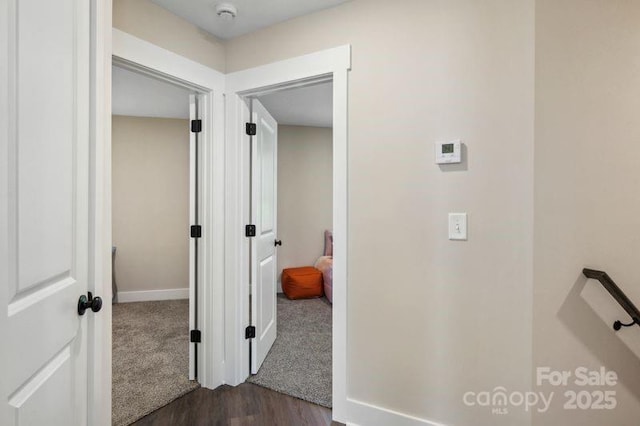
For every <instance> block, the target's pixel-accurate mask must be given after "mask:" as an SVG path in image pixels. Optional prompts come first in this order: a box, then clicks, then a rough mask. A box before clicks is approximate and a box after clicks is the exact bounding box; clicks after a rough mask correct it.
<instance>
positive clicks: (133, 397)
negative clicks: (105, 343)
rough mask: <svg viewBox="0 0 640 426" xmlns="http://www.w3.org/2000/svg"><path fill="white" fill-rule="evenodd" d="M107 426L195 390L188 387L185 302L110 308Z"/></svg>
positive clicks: (127, 421) (118, 424)
mask: <svg viewBox="0 0 640 426" xmlns="http://www.w3.org/2000/svg"><path fill="white" fill-rule="evenodd" d="M112 366H113V392H112V398H113V404H112V416H113V425H115V426H121V425H128V424H131V423H133V422H134V421H135V420H137V419H139V418H141V417H143V416H145V415H147V414H149V413H151V412H152V411H154V410H156V409H158V408H160V407H162V406H164V405H166V404H168V403H169V402H171V401H173V400H174V399H176V398H178V397H180V396H182V395H184V394H186V393H187V392H190V391H192V390H194V389H197V388H198V387H200V385H199V384H198V383H197V382H194V381H189V301H188V300H167V301H159V302H138V303H119V304H115V305H113V362H112Z"/></svg>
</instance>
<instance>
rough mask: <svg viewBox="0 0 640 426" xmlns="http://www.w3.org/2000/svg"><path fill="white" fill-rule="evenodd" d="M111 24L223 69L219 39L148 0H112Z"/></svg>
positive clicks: (223, 59)
mask: <svg viewBox="0 0 640 426" xmlns="http://www.w3.org/2000/svg"><path fill="white" fill-rule="evenodd" d="M113 26H114V27H115V28H118V29H119V30H122V31H125V32H127V33H129V34H131V35H134V36H136V37H138V38H141V39H144V40H147V41H148V42H151V43H153V44H155V45H158V46H160V47H163V48H165V49H167V50H170V51H172V52H174V53H177V54H179V55H182V56H185V57H187V58H189V59H191V60H193V61H196V62H200V63H201V64H204V65H206V66H208V67H210V68H213V69H215V70H218V71H221V72H224V71H225V57H224V56H225V52H224V45H223V44H222V42H221V41H220V40H219V39H217V38H216V37H215V36H213V35H211V34H209V33H207V32H206V31H203V30H201V29H200V28H198V27H196V26H195V25H193V24H191V23H189V22H187V21H185V20H184V19H182V18H180V17H179V16H176V15H174V14H172V13H171V12H169V11H168V10H166V9H164V8H162V7H160V6H158V5H156V4H154V3H153V2H151V0H113Z"/></svg>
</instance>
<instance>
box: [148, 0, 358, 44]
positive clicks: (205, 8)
mask: <svg viewBox="0 0 640 426" xmlns="http://www.w3.org/2000/svg"><path fill="white" fill-rule="evenodd" d="M152 1H153V2H154V3H156V4H158V5H160V6H162V7H164V8H165V9H168V10H169V11H170V12H172V13H174V14H175V15H178V16H180V17H182V18H184V19H185V20H187V21H189V22H191V23H192V24H194V25H196V26H198V27H200V28H202V29H203V30H205V31H207V32H209V33H211V34H213V35H215V36H216V37H218V38H221V39H229V38H233V37H238V36H240V35H243V34H247V33H250V32H252V31H256V30H259V29H260V28H265V27H268V26H270V25H273V24H277V23H279V22H283V21H286V20H288V19H292V18H295V17H297V16H302V15H307V14H309V13H313V12H317V11H319V10H322V9H328V8H330V7H333V6H336V5H338V4H341V3H345V2H347V1H348V0H188V1H185V0H152ZM220 3H230V4H232V5H234V6H235V7H236V9H237V10H238V15H237V16H236V18H235V19H234V20H232V21H229V22H227V21H224V20H222V19H221V18H220V17H218V15H217V14H216V5H218V4H220Z"/></svg>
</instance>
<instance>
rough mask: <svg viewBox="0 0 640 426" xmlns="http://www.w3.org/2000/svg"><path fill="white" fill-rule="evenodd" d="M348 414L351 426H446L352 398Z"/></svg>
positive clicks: (348, 422) (349, 401)
mask: <svg viewBox="0 0 640 426" xmlns="http://www.w3.org/2000/svg"><path fill="white" fill-rule="evenodd" d="M347 413H348V417H349V421H347V425H349V426H359V425H361V426H388V425H393V426H446V425H444V424H442V423H436V422H433V421H430V420H426V419H421V418H419V417H415V416H411V415H409V414H404V413H399V412H397V411H393V410H389V409H387V408H382V407H378V406H376V405H372V404H368V403H366V402H362V401H357V400H354V399H351V398H349V399H347Z"/></svg>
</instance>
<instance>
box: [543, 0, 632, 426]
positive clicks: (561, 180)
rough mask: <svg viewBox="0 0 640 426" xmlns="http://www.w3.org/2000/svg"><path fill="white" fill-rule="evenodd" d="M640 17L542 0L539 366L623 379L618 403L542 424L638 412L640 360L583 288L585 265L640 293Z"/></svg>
mask: <svg viewBox="0 0 640 426" xmlns="http://www.w3.org/2000/svg"><path fill="white" fill-rule="evenodd" d="M639 22H640V3H639V2H635V1H618V0H615V1H612V0H592V1H582V0H562V1H558V0H538V1H537V6H536V126H535V134H536V144H535V246H534V253H535V263H534V266H535V269H534V273H535V275H534V277H535V297H534V365H536V366H549V367H552V368H554V369H560V370H569V371H572V370H575V368H576V367H579V366H586V367H589V368H591V369H598V368H599V367H600V366H605V367H606V368H607V369H609V370H614V371H617V373H618V375H619V376H620V379H621V383H620V384H619V385H618V386H617V387H616V388H614V390H615V391H616V392H617V400H618V406H617V408H616V409H615V410H613V411H610V410H601V411H597V410H587V411H582V410H577V411H572V412H567V411H565V410H562V404H558V405H555V406H554V407H555V410H553V411H552V412H551V413H550V414H547V415H544V416H537V417H536V421H535V424H536V425H545V426H546V425H568V424H571V425H584V426H596V425H597V426H600V425H616V426H627V425H628V426H630V425H637V424H638V421H639V420H638V419H639V418H640V361H639V360H638V358H637V357H636V356H635V355H633V354H632V353H631V352H630V351H629V350H628V349H627V347H626V346H624V345H623V344H622V342H621V341H620V340H619V339H618V338H617V337H616V336H615V334H614V332H613V330H612V329H611V324H605V323H604V322H602V321H601V320H600V318H599V317H598V316H597V315H596V314H595V312H594V311H593V310H592V309H591V308H590V307H589V306H588V305H587V304H586V302H585V301H584V300H583V299H582V298H581V297H580V291H581V290H582V288H583V287H584V285H585V279H584V278H583V277H582V276H581V270H582V268H583V267H585V266H588V267H592V268H596V269H605V270H606V271H608V272H609V274H610V275H611V277H612V278H613V279H614V280H615V281H616V282H618V284H619V285H620V286H621V287H622V288H623V289H624V290H625V291H626V292H627V294H628V296H629V297H630V298H631V299H632V300H634V301H635V302H636V304H638V302H640V285H639V284H640V277H639V276H638V273H637V272H638V269H637V265H638V253H640V238H638V235H640V179H639V177H640V174H639V170H640V168H639V167H640V120H638V112H639V111H640V61H639V58H640V50H639V47H640V45H639V44H638V41H639V40H640V26H639V25H638V23H639ZM627 318H628V317H627V316H626V315H621V316H620V318H619V319H621V320H623V321H625V322H626V321H627ZM621 332H622V333H625V332H627V333H632V335H635V336H638V331H637V329H636V330H633V329H632V330H625V331H621ZM574 389H575V387H574ZM599 389H609V388H599ZM546 390H547V391H548V390H555V391H556V392H557V391H558V389H549V388H546ZM559 397H560V399H561V400H564V398H563V397H562V395H559Z"/></svg>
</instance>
